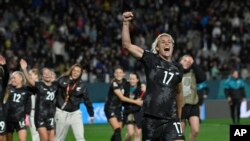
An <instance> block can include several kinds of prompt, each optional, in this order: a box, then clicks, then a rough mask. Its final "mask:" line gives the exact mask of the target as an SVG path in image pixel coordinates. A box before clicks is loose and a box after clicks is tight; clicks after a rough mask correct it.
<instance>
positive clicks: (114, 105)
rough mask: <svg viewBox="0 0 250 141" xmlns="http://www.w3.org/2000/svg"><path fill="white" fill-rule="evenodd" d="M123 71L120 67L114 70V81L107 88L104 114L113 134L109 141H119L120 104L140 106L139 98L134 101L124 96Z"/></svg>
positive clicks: (125, 90) (126, 90) (126, 91)
mask: <svg viewBox="0 0 250 141" xmlns="http://www.w3.org/2000/svg"><path fill="white" fill-rule="evenodd" d="M124 75H125V74H124V71H123V69H122V68H121V67H116V68H115V69H114V77H115V78H114V79H113V80H112V82H111V85H110V87H109V92H108V96H107V99H106V102H105V105H104V112H105V115H106V117H107V119H108V122H109V124H110V126H111V127H112V129H113V130H114V134H113V135H112V137H111V141H121V140H122V137H121V127H122V102H128V103H134V104H136V105H139V106H140V105H142V101H141V99H140V98H138V99H136V100H134V99H130V98H128V97H125V96H124V95H125V94H126V93H128V89H126V83H127V81H126V79H125V78H124Z"/></svg>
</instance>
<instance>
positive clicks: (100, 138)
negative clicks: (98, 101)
mask: <svg viewBox="0 0 250 141" xmlns="http://www.w3.org/2000/svg"><path fill="white" fill-rule="evenodd" d="M230 123H231V120H230V119H206V120H205V121H202V123H201V128H200V133H199V135H198V139H197V140H198V141H229V126H230ZM241 124H242V125H243V124H244V125H250V119H242V120H241ZM84 129H85V138H86V140H87V141H109V140H110V137H111V135H112V132H113V131H112V129H111V127H110V126H109V125H108V124H92V125H89V124H87V125H84ZM125 132H126V130H125V128H123V130H122V135H123V140H124V137H125ZM187 132H189V127H188V128H187V129H186V133H187ZM187 138H188V134H186V139H187ZM74 140H75V139H74V135H73V133H72V131H71V130H69V132H68V135H67V138H66V140H65V141H74ZM14 141H17V138H16V134H15V135H14ZM27 141H31V137H30V134H29V135H28V139H27Z"/></svg>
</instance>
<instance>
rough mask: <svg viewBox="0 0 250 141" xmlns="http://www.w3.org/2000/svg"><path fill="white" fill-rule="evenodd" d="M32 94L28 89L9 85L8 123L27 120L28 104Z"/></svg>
mask: <svg viewBox="0 0 250 141" xmlns="http://www.w3.org/2000/svg"><path fill="white" fill-rule="evenodd" d="M30 96H31V94H30V93H29V91H28V89H27V87H21V88H15V87H13V86H11V85H9V98H8V101H7V110H8V116H7V121H14V122H15V121H18V120H20V119H21V118H25V115H26V114H27V111H26V109H27V104H28V101H30V100H29V99H30Z"/></svg>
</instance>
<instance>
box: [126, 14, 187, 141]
mask: <svg viewBox="0 0 250 141" xmlns="http://www.w3.org/2000/svg"><path fill="white" fill-rule="evenodd" d="M132 19H133V13H132V12H124V13H123V26H122V46H123V47H124V48H125V49H127V50H128V51H129V52H130V53H131V54H132V55H133V56H134V57H135V58H137V59H140V61H141V62H142V63H143V65H144V67H145V73H146V81H147V90H146V93H145V98H144V100H143V107H142V109H143V114H144V118H143V122H142V140H143V141H173V140H175V141H176V140H184V134H183V132H182V130H181V122H180V118H181V107H182V88H181V83H180V82H181V80H182V68H181V66H180V64H178V63H175V62H174V61H172V53H173V48H174V40H173V38H172V36H171V35H169V34H166V33H163V34H160V35H159V36H158V37H157V38H156V39H155V41H154V43H153V44H152V51H151V52H150V51H147V50H143V49H142V48H140V47H138V46H136V45H134V44H132V43H131V39H130V33H129V24H131V23H130V21H131V20H132Z"/></svg>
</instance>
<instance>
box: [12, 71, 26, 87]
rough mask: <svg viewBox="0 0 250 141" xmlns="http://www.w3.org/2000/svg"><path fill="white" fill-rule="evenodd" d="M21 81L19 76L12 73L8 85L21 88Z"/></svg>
mask: <svg viewBox="0 0 250 141" xmlns="http://www.w3.org/2000/svg"><path fill="white" fill-rule="evenodd" d="M22 81H23V78H22V76H21V75H19V74H18V73H13V74H12V76H11V79H10V83H11V85H12V86H14V87H21V86H22Z"/></svg>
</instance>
